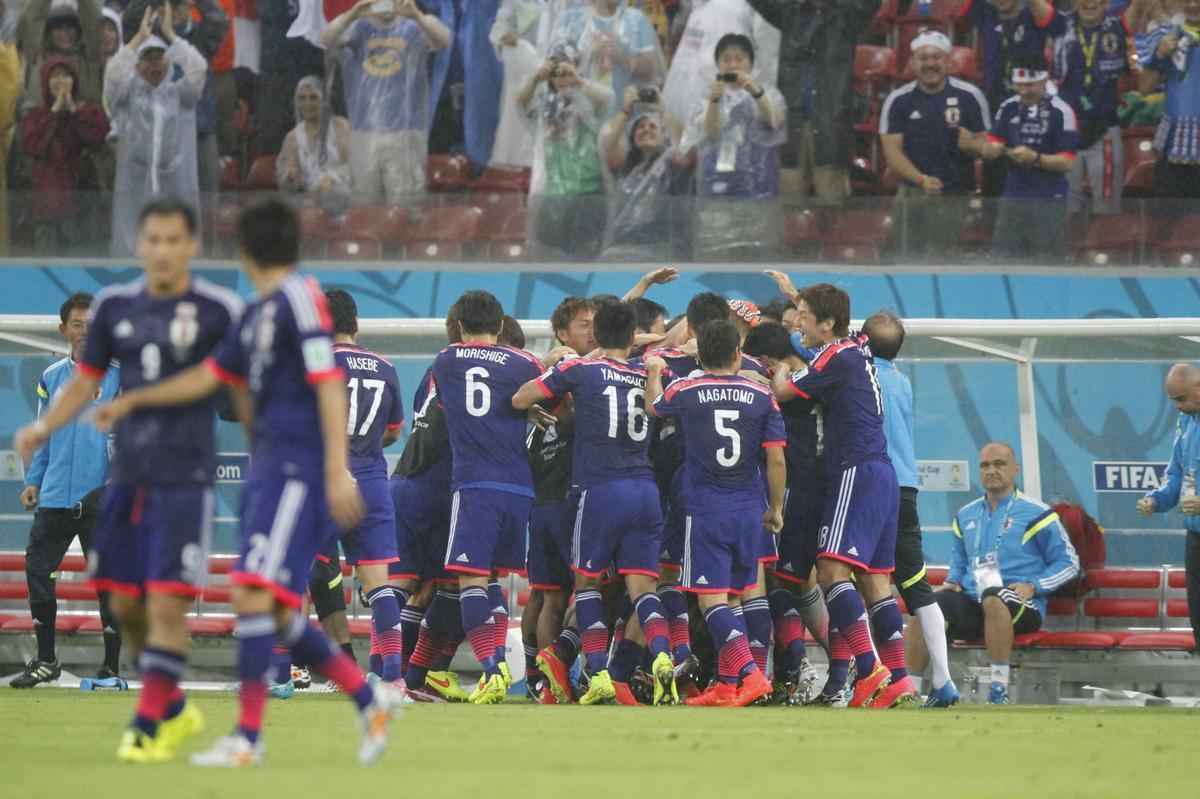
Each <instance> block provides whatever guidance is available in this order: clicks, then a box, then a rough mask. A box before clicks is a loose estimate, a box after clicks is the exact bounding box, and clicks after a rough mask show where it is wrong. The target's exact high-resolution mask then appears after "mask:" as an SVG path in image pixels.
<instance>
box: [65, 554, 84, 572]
mask: <svg viewBox="0 0 1200 799" xmlns="http://www.w3.org/2000/svg"><path fill="white" fill-rule="evenodd" d="M58 570H59V571H60V572H84V571H87V558H85V557H84V556H83V555H67V556H66V557H64V558H63V559H62V563H60V564H58Z"/></svg>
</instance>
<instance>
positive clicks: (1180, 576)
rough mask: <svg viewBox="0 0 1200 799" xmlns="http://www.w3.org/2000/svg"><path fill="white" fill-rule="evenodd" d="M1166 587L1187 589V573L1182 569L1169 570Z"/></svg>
mask: <svg viewBox="0 0 1200 799" xmlns="http://www.w3.org/2000/svg"><path fill="white" fill-rule="evenodd" d="M1167 586H1168V587H1170V588H1187V572H1186V571H1184V570H1183V569H1171V570H1170V571H1168V572H1167Z"/></svg>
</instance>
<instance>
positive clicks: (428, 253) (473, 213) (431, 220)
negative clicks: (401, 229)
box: [404, 206, 483, 261]
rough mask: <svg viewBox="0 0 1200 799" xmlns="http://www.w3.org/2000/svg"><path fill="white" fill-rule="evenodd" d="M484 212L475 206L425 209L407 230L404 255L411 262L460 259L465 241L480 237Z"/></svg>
mask: <svg viewBox="0 0 1200 799" xmlns="http://www.w3.org/2000/svg"><path fill="white" fill-rule="evenodd" d="M482 218H483V211H481V210H480V209H478V208H475V207H473V206H445V207H442V208H428V209H425V210H424V211H423V212H422V213H421V216H420V219H419V220H417V221H415V222H414V223H413V224H412V225H411V226H410V228H409V230H408V238H407V240H406V241H405V245H404V254H405V255H406V256H407V257H408V258H409V259H411V260H418V261H420V260H444V259H447V258H461V257H462V254H463V242H467V241H474V240H476V239H477V238H478V233H479V222H480V220H481V219H482Z"/></svg>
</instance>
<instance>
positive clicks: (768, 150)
mask: <svg viewBox="0 0 1200 799" xmlns="http://www.w3.org/2000/svg"><path fill="white" fill-rule="evenodd" d="M715 60H716V62H717V73H718V74H717V80H716V81H714V82H713V84H712V86H711V88H710V89H709V96H708V98H707V99H706V100H705V102H704V108H703V109H697V112H696V115H695V117H694V118H693V119H692V123H691V125H689V127H688V130H687V133H686V134H685V135H684V144H683V147H682V149H683V151H684V152H688V151H690V150H691V149H692V147H693V146H695V147H697V148H698V170H697V189H698V193H699V195H700V203H699V213H698V215H697V219H696V231H695V251H694V253H693V255H694V257H695V258H697V259H736V260H743V259H744V260H751V261H753V260H759V259H761V258H763V257H765V256H769V255H770V254H771V253H772V252H773V251H774V250H775V248H776V245H777V241H778V237H779V220H778V208H777V206H776V203H775V198H776V197H778V196H779V148H780V145H781V144H783V142H784V140H785V139H786V138H787V128H786V124H787V112H786V108H785V105H784V100H783V95H781V94H780V93H779V90H778V89H776V88H775V87H773V86H765V85H762V84H759V83H757V82H756V81H755V80H754V79H753V78H752V77H751V76H750V73H751V70H752V69H753V68H754V46H753V45H752V44H751V43H750V40H749V39H748V38H746V37H745V36H742V35H741V34H736V33H731V34H728V35H726V36H722V37H721V40H720V41H719V42H717V47H716V52H715Z"/></svg>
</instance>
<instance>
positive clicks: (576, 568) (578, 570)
mask: <svg viewBox="0 0 1200 799" xmlns="http://www.w3.org/2000/svg"><path fill="white" fill-rule="evenodd" d="M571 571H573V572H575V573H576V574H582V575H583V576H584V577H591V578H592V579H596V578H597V577H602V576H603V575H605V574H607V573H608V569H607V568H604V569H601V570H600V571H598V572H592V571H588V570H587V569H583V568H580V567H579V566H572V567H571ZM655 576H656V577H657V576H658V575H655Z"/></svg>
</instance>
